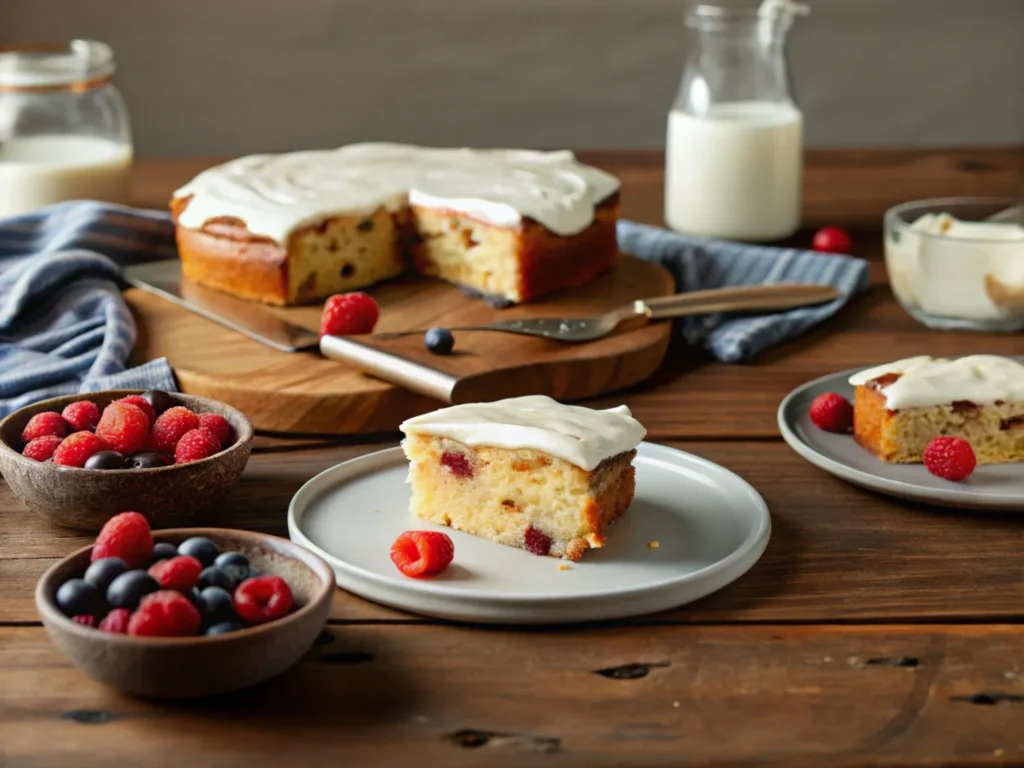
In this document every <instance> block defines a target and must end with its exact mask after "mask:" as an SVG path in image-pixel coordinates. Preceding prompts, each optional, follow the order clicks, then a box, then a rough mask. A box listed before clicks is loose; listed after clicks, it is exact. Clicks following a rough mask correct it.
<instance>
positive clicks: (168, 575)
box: [149, 555, 203, 592]
mask: <svg viewBox="0 0 1024 768" xmlns="http://www.w3.org/2000/svg"><path fill="white" fill-rule="evenodd" d="M202 572H203V564H202V563H200V562H199V561H198V560H196V559H195V558H194V557H189V556H188V555H178V556H176V557H171V558H168V559H167V560H161V561H160V562H159V563H154V564H153V565H151V566H150V567H149V575H150V576H152V577H153V578H154V579H156V581H157V583H158V584H159V585H160V586H161V587H162V588H163V589H174V590H177V591H178V592H191V591H192V587H194V586H195V585H196V582H197V581H199V574H200V573H202Z"/></svg>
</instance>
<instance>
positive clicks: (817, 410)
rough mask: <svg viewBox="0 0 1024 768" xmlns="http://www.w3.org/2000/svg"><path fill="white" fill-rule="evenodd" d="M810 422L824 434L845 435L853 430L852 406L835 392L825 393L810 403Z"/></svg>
mask: <svg viewBox="0 0 1024 768" xmlns="http://www.w3.org/2000/svg"><path fill="white" fill-rule="evenodd" d="M808 415H809V416H810V417H811V421H813V422H814V425H815V426H816V427H818V428H819V429H823V430H825V431H826V432H838V433H846V432H849V431H850V430H851V429H852V428H853V406H852V405H851V404H850V401H849V400H847V399H846V398H845V397H843V396H842V395H839V394H836V393H835V392H825V393H824V394H821V395H818V396H817V397H816V398H814V400H813V401H812V402H811V407H810V409H809V411H808Z"/></svg>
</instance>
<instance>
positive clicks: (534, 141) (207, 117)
mask: <svg viewBox="0 0 1024 768" xmlns="http://www.w3.org/2000/svg"><path fill="white" fill-rule="evenodd" d="M683 5H684V3H683V0H172V1H171V2H162V1H160V2H158V1H157V0H0V43H13V42H18V41H25V40H40V39H66V38H69V37H74V36H78V37H93V38H96V39H100V40H103V41H106V42H108V43H110V44H111V45H113V46H114V49H115V51H116V54H117V59H118V64H119V74H118V85H119V87H120V88H121V90H122V92H123V93H124V95H125V98H126V99H127V101H128V104H129V108H130V110H131V113H132V117H133V122H134V126H135V133H136V145H137V148H138V152H139V154H141V155H147V156H166V157H174V156H187V155H231V154H239V153H246V152H253V151H264V150H283V149H290V148H306V147H318V146H333V145H337V144H342V143H345V142H349V141H357V140H369V139H376V140H399V141H412V142H422V143H428V144H436V145H461V144H468V145H478V146H495V145H509V146H524V147H561V146H571V147H578V148H593V147H611V148H636V147H661V146H662V145H663V142H664V137H663V131H664V119H665V113H666V110H667V109H668V107H669V105H670V103H671V101H672V98H673V96H674V93H675V89H676V87H677V85H678V82H679V76H680V71H681V67H682V63H683V59H684V56H685V49H686V42H685V34H684V29H683V26H682V23H681V19H682V9H683ZM811 5H812V8H813V12H812V14H811V16H810V17H809V18H807V19H805V20H803V21H802V22H800V23H799V26H798V27H797V28H796V29H795V30H794V32H793V34H792V37H791V62H792V71H793V73H794V80H795V82H796V91H797V98H798V101H799V103H800V104H801V106H802V107H803V109H804V112H805V114H806V117H807V141H808V144H809V145H810V146H815V147H829V146H844V147H850V146H857V147H865V146H867V147H871V146H897V147H906V146H965V145H967V146H985V145H1011V144H1022V143H1024V0H811Z"/></svg>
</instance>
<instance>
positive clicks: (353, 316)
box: [320, 291, 380, 336]
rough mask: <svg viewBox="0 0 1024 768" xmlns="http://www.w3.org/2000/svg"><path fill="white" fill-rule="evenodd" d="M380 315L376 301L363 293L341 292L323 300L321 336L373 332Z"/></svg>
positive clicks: (354, 334)
mask: <svg viewBox="0 0 1024 768" xmlns="http://www.w3.org/2000/svg"><path fill="white" fill-rule="evenodd" d="M379 317H380V307H378V306H377V302H376V301H374V300H373V299H372V298H371V297H370V296H367V295H366V294H365V293H362V292H360V291H356V292H355V293H341V294H336V295H334V296H331V297H330V298H329V299H327V301H325V302H324V310H323V313H322V314H321V315H320V335H321V336H358V335H359V334H364V333H373V329H374V326H376V325H377V320H378V318H379Z"/></svg>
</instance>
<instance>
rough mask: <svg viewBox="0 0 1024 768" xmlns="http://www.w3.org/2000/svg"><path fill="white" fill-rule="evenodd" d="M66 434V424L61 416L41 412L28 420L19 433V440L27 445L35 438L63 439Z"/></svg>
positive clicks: (51, 412) (53, 412)
mask: <svg viewBox="0 0 1024 768" xmlns="http://www.w3.org/2000/svg"><path fill="white" fill-rule="evenodd" d="M67 433H68V424H67V422H66V421H64V417H63V416H61V415H60V414H59V413H57V412H56V411H43V412H42V413H37V414H36V415H35V416H33V417H32V418H31V419H29V420H28V424H26V425H25V428H24V429H23V430H22V431H21V439H22V441H23V442H26V443H27V442H30V441H32V440H35V439H36V438H37V437H46V436H47V435H54V436H56V437H64V436H65V435H66V434H67Z"/></svg>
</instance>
